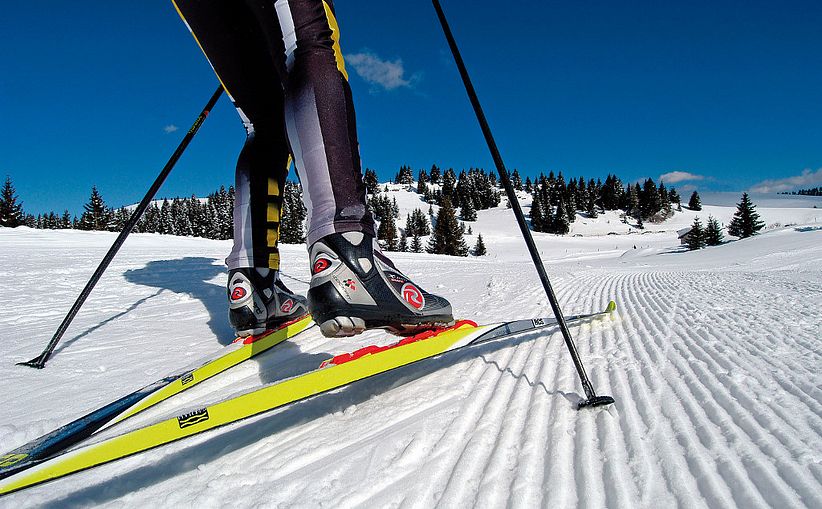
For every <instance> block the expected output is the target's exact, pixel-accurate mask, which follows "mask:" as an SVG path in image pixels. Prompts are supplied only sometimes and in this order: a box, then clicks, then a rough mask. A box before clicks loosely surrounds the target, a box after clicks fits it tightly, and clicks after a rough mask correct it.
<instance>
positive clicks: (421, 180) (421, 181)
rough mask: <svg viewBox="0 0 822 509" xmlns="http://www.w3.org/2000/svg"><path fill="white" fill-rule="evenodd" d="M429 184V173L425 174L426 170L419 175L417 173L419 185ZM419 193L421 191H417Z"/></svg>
mask: <svg viewBox="0 0 822 509" xmlns="http://www.w3.org/2000/svg"><path fill="white" fill-rule="evenodd" d="M427 183H428V173H426V172H425V168H423V169H421V170H420V171H419V173H417V184H419V185H425V184H427ZM417 192H419V191H417Z"/></svg>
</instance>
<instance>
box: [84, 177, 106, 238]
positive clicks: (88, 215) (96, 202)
mask: <svg viewBox="0 0 822 509" xmlns="http://www.w3.org/2000/svg"><path fill="white" fill-rule="evenodd" d="M83 210H84V212H83V214H82V215H81V216H80V225H79V226H80V229H81V230H98V231H99V230H108V229H109V228H110V226H111V210H109V208H108V207H107V206H106V203H105V201H103V197H102V196H101V195H100V192H99V191H98V190H97V186H92V188H91V196H90V197H89V201H88V203H86V204H85V205H83Z"/></svg>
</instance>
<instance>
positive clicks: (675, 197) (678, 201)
mask: <svg viewBox="0 0 822 509" xmlns="http://www.w3.org/2000/svg"><path fill="white" fill-rule="evenodd" d="M668 199H669V200H670V201H671V203H672V204H675V205H676V210H678V211H679V212H682V198H680V197H679V193H678V192H677V191H676V189H675V188H673V187H672V188H671V190H670V191H668Z"/></svg>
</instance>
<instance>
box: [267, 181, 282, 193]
mask: <svg viewBox="0 0 822 509" xmlns="http://www.w3.org/2000/svg"><path fill="white" fill-rule="evenodd" d="M268 196H280V183H279V182H277V179H273V178H271V177H268Z"/></svg>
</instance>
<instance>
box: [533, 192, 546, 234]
mask: <svg viewBox="0 0 822 509" xmlns="http://www.w3.org/2000/svg"><path fill="white" fill-rule="evenodd" d="M540 194H541V193H534V199H533V200H532V201H531V229H532V230H534V231H535V232H544V231H546V228H545V226H546V225H545V217H544V214H543V206H542V198H540Z"/></svg>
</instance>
